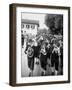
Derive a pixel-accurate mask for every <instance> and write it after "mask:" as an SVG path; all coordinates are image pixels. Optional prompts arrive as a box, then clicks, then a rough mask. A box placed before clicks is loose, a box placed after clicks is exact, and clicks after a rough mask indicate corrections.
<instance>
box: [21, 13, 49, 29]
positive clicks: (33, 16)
mask: <svg viewBox="0 0 72 90" xmlns="http://www.w3.org/2000/svg"><path fill="white" fill-rule="evenodd" d="M45 16H46V14H37V13H22V19H29V20H38V21H39V26H40V27H39V28H40V29H43V28H47V29H48V27H47V26H46V25H45Z"/></svg>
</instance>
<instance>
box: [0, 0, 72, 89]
mask: <svg viewBox="0 0 72 90" xmlns="http://www.w3.org/2000/svg"><path fill="white" fill-rule="evenodd" d="M10 3H29V4H30V3H35V4H46V5H57V6H58V5H59V6H70V7H71V8H72V6H71V4H72V0H0V42H1V43H0V90H38V89H39V90H40V89H41V90H44V89H45V90H53V89H55V90H58V89H60V90H64V89H65V90H72V82H71V83H70V84H58V85H56V84H55V85H43V86H28V87H11V86H9V84H8V82H9V4H10ZM71 11H72V10H71ZM71 21H72V18H71ZM71 33H72V31H71ZM71 38H72V36H71ZM71 51H72V48H71ZM71 64H72V61H71ZM71 68H72V65H71ZM71 75H72V72H71ZM71 81H72V78H71Z"/></svg>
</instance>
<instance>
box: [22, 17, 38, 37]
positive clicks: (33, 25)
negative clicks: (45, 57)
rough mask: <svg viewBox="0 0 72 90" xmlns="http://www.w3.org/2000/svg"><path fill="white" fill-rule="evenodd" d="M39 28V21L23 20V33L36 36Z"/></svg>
mask: <svg viewBox="0 0 72 90" xmlns="http://www.w3.org/2000/svg"><path fill="white" fill-rule="evenodd" d="M38 27H39V21H36V20H27V19H22V20H21V30H22V31H23V33H24V32H25V33H27V34H31V35H36V34H37V31H38Z"/></svg>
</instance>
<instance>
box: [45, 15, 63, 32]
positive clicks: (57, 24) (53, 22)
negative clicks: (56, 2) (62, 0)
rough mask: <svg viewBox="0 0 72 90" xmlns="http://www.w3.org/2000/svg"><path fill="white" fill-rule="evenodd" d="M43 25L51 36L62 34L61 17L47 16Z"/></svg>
mask: <svg viewBox="0 0 72 90" xmlns="http://www.w3.org/2000/svg"><path fill="white" fill-rule="evenodd" d="M45 24H46V25H47V27H49V28H50V30H51V33H52V34H63V15H57V14H47V15H46V17H45Z"/></svg>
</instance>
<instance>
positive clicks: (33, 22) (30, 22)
mask: <svg viewBox="0 0 72 90" xmlns="http://www.w3.org/2000/svg"><path fill="white" fill-rule="evenodd" d="M21 23H27V24H37V25H39V21H37V20H29V19H22V20H21Z"/></svg>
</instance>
